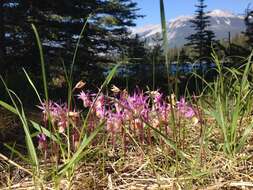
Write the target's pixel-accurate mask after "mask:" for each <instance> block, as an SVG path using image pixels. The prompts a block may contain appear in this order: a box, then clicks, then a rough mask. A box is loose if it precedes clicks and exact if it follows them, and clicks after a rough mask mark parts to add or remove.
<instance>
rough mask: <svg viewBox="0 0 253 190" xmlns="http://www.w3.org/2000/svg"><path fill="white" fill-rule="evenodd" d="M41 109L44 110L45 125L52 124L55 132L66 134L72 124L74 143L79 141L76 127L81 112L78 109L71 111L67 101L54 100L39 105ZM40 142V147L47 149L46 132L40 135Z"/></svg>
mask: <svg viewBox="0 0 253 190" xmlns="http://www.w3.org/2000/svg"><path fill="white" fill-rule="evenodd" d="M38 108H39V109H41V110H42V115H43V122H44V123H45V126H47V125H48V123H49V122H50V125H51V127H52V131H51V132H53V133H59V134H64V133H66V129H67V128H68V127H70V126H72V129H71V131H72V133H73V134H72V137H73V144H75V143H76V141H78V139H77V138H76V136H77V134H76V133H77V130H76V127H77V125H78V122H79V118H80V113H79V112H76V111H69V109H68V106H67V104H66V103H64V104H58V103H56V102H53V101H49V102H48V103H47V102H44V103H42V104H41V105H40V106H38ZM38 142H39V145H38V146H39V149H45V148H46V147H47V139H46V136H45V134H43V133H42V134H39V135H38Z"/></svg>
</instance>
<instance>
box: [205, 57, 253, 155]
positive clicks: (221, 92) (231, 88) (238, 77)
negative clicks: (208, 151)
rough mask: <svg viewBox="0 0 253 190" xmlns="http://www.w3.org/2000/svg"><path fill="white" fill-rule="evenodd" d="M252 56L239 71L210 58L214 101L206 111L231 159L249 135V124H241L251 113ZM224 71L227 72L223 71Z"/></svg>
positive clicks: (211, 89)
mask: <svg viewBox="0 0 253 190" xmlns="http://www.w3.org/2000/svg"><path fill="white" fill-rule="evenodd" d="M252 55H253V52H252V54H251V55H250V56H249V58H248V59H247V62H246V63H245V64H244V66H243V67H242V69H243V70H242V71H241V70H240V69H229V68H226V67H223V66H222V64H221V63H220V61H219V59H218V57H217V56H216V54H213V59H214V61H215V63H216V65H217V72H218V77H217V80H216V81H215V82H214V83H213V84H211V85H210V86H208V89H209V90H210V96H211V97H214V99H213V100H212V101H213V102H212V103H210V106H208V107H207V108H204V109H205V112H206V113H207V114H208V115H209V116H210V117H213V118H214V119H215V121H216V122H217V125H218V126H219V128H220V130H221V131H220V132H221V134H222V135H223V141H224V142H223V148H224V151H225V152H226V153H227V154H228V155H231V156H235V155H236V153H238V152H240V151H241V150H242V148H243V147H244V146H245V144H246V140H247V137H248V136H249V135H250V133H251V132H252V128H253V123H252V121H250V122H246V124H244V127H242V122H245V121H244V120H245V118H247V117H249V116H250V115H251V113H252V105H253V104H252V103H253V102H252V98H251V97H252V94H253V89H252V88H251V82H250V80H249V78H250V75H251V70H250V68H251V66H252ZM226 70H227V71H226Z"/></svg>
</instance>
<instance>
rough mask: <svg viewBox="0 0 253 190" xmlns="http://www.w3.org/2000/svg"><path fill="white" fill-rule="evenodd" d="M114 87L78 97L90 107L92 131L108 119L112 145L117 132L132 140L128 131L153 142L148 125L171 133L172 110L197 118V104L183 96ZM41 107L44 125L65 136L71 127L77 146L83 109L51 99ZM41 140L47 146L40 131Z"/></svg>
mask: <svg viewBox="0 0 253 190" xmlns="http://www.w3.org/2000/svg"><path fill="white" fill-rule="evenodd" d="M112 91H113V95H112V96H106V95H104V94H102V93H100V94H98V95H97V94H93V93H89V92H88V91H85V92H84V91H81V92H80V93H79V94H78V95H77V99H79V100H81V101H82V103H83V107H84V109H90V112H89V116H88V122H87V124H88V128H87V130H88V131H87V132H88V133H90V132H92V131H93V130H94V128H95V127H96V126H98V124H99V123H101V122H105V130H106V131H107V132H108V134H109V135H110V136H111V138H110V139H111V142H112V144H113V145H115V141H116V139H117V137H118V134H121V135H122V140H123V141H124V144H125V143H126V141H127V139H128V140H129V138H127V135H126V134H129V133H130V134H131V136H132V137H137V138H139V140H140V141H141V142H142V143H143V142H149V143H151V136H152V135H151V132H150V128H149V127H146V126H147V125H149V126H152V127H154V128H157V129H159V130H160V131H161V132H165V134H169V129H170V123H171V122H170V118H171V115H172V111H173V112H174V115H175V117H176V118H177V119H183V120H189V119H192V118H197V113H196V110H195V108H194V107H193V106H191V105H190V104H189V103H187V102H186V100H185V99H184V98H181V99H180V100H179V101H176V100H175V99H174V97H173V101H172V102H171V101H168V99H169V98H171V97H169V98H168V97H166V96H164V95H163V94H162V93H160V92H159V91H152V92H145V93H144V92H143V91H141V90H136V91H135V92H134V93H133V94H129V93H128V92H127V91H126V90H120V89H118V88H117V87H115V86H114V87H113V89H112ZM169 102H170V103H169ZM75 106H76V105H75ZM39 108H40V109H41V110H42V113H43V120H44V122H45V125H46V124H47V123H48V121H50V123H51V125H52V127H53V129H54V131H53V132H56V133H59V134H63V136H64V134H66V129H69V130H68V131H69V132H70V135H72V140H73V144H74V146H75V145H76V143H77V142H78V141H79V140H80V138H81V137H80V133H79V131H81V129H80V127H81V126H83V125H82V123H80V121H81V119H80V113H79V112H76V111H73V110H72V111H71V110H69V108H68V106H67V105H66V104H57V103H55V102H52V101H49V102H48V103H43V104H42V105H41V106H39ZM195 121H196V119H195ZM126 131H127V133H126ZM38 140H39V147H40V149H45V148H46V147H47V146H46V140H47V139H46V136H45V135H44V134H40V135H38Z"/></svg>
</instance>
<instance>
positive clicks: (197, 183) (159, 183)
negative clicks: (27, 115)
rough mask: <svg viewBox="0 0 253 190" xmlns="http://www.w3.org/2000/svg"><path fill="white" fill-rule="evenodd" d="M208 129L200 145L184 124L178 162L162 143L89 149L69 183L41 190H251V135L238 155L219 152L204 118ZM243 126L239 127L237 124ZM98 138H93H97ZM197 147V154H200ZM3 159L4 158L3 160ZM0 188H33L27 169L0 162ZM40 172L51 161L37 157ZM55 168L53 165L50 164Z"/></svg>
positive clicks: (47, 182) (195, 131)
mask: <svg viewBox="0 0 253 190" xmlns="http://www.w3.org/2000/svg"><path fill="white" fill-rule="evenodd" d="M206 125H207V126H208V128H209V129H210V128H211V127H213V128H214V130H211V132H210V133H208V134H207V138H206V142H205V143H204V146H203V147H200V133H201V127H200V126H199V125H198V126H192V125H191V124H188V125H187V126H186V127H187V132H186V134H187V135H186V136H185V138H184V141H183V144H180V146H181V147H183V148H182V150H184V152H186V153H187V154H188V155H189V157H188V158H187V159H184V160H183V159H180V158H177V156H176V153H175V151H173V150H171V149H170V148H168V146H166V145H165V144H164V143H163V142H161V143H159V144H153V145H147V144H140V145H139V147H138V146H135V145H133V144H132V145H129V147H128V148H127V149H128V150H127V153H126V154H124V152H122V148H121V147H120V146H116V147H115V148H114V149H112V148H111V147H109V146H107V145H101V144H100V145H96V146H92V145H91V146H90V147H89V148H88V149H87V150H86V151H87V152H88V153H87V154H86V155H85V157H84V158H83V159H82V160H81V161H80V162H79V163H78V167H76V169H75V171H74V175H72V177H71V179H70V180H69V179H67V178H66V177H63V178H61V179H57V180H59V181H58V182H57V181H56V179H54V178H51V177H49V178H48V179H46V178H45V179H44V182H43V189H56V187H55V185H56V184H57V183H58V184H59V186H58V188H59V189H68V188H69V185H70V184H71V185H70V188H71V189H80V190H81V189H252V188H253V177H252V176H253V154H252V153H253V134H251V135H250V137H249V139H248V141H247V145H246V146H245V148H244V149H243V150H242V151H241V152H240V153H238V154H236V155H235V156H233V157H229V156H227V155H225V154H224V151H223V149H222V146H221V144H222V141H223V138H222V137H221V135H220V133H219V130H217V129H215V122H214V121H213V120H211V119H208V118H207V119H206ZM242 127H243V126H242ZM102 136H103V134H98V137H99V138H100V137H101V138H102ZM200 148H202V150H200ZM6 159H7V158H6ZM0 161H1V162H0V181H1V183H0V187H1V189H20V190H21V189H35V187H34V181H33V178H32V177H33V176H32V175H30V174H29V173H27V172H26V170H25V171H24V168H26V169H27V170H29V171H31V166H29V165H27V164H26V163H24V162H23V161H22V160H20V159H19V158H17V157H15V156H13V157H12V162H14V163H17V165H16V166H15V165H14V164H13V163H12V162H9V161H8V160H5V159H4V157H1V158H0ZM40 162H41V172H40V173H41V174H42V175H43V174H46V173H47V171H48V169H49V168H51V167H52V166H49V165H50V162H51V160H50V159H48V160H43V158H41V161H40ZM53 164H54V163H53Z"/></svg>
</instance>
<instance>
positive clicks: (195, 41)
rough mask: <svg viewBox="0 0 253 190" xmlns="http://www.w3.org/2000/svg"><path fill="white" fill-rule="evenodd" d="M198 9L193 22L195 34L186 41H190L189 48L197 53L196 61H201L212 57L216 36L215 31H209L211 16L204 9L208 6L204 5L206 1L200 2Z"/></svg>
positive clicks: (201, 0)
mask: <svg viewBox="0 0 253 190" xmlns="http://www.w3.org/2000/svg"><path fill="white" fill-rule="evenodd" d="M196 7H197V10H196V16H195V18H194V19H193V20H191V23H192V24H193V25H192V27H193V28H194V30H195V33H194V34H191V35H190V36H189V37H187V38H186V39H187V40H188V41H189V42H188V44H187V46H191V47H192V51H193V52H194V53H195V59H199V58H204V57H209V56H210V55H211V51H212V50H211V46H212V45H213V43H214V38H215V35H214V32H213V31H211V30H208V29H207V27H208V26H209V25H210V21H209V18H210V16H207V15H206V13H205V10H204V9H205V8H206V7H207V6H206V5H205V4H204V0H198V5H196Z"/></svg>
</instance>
